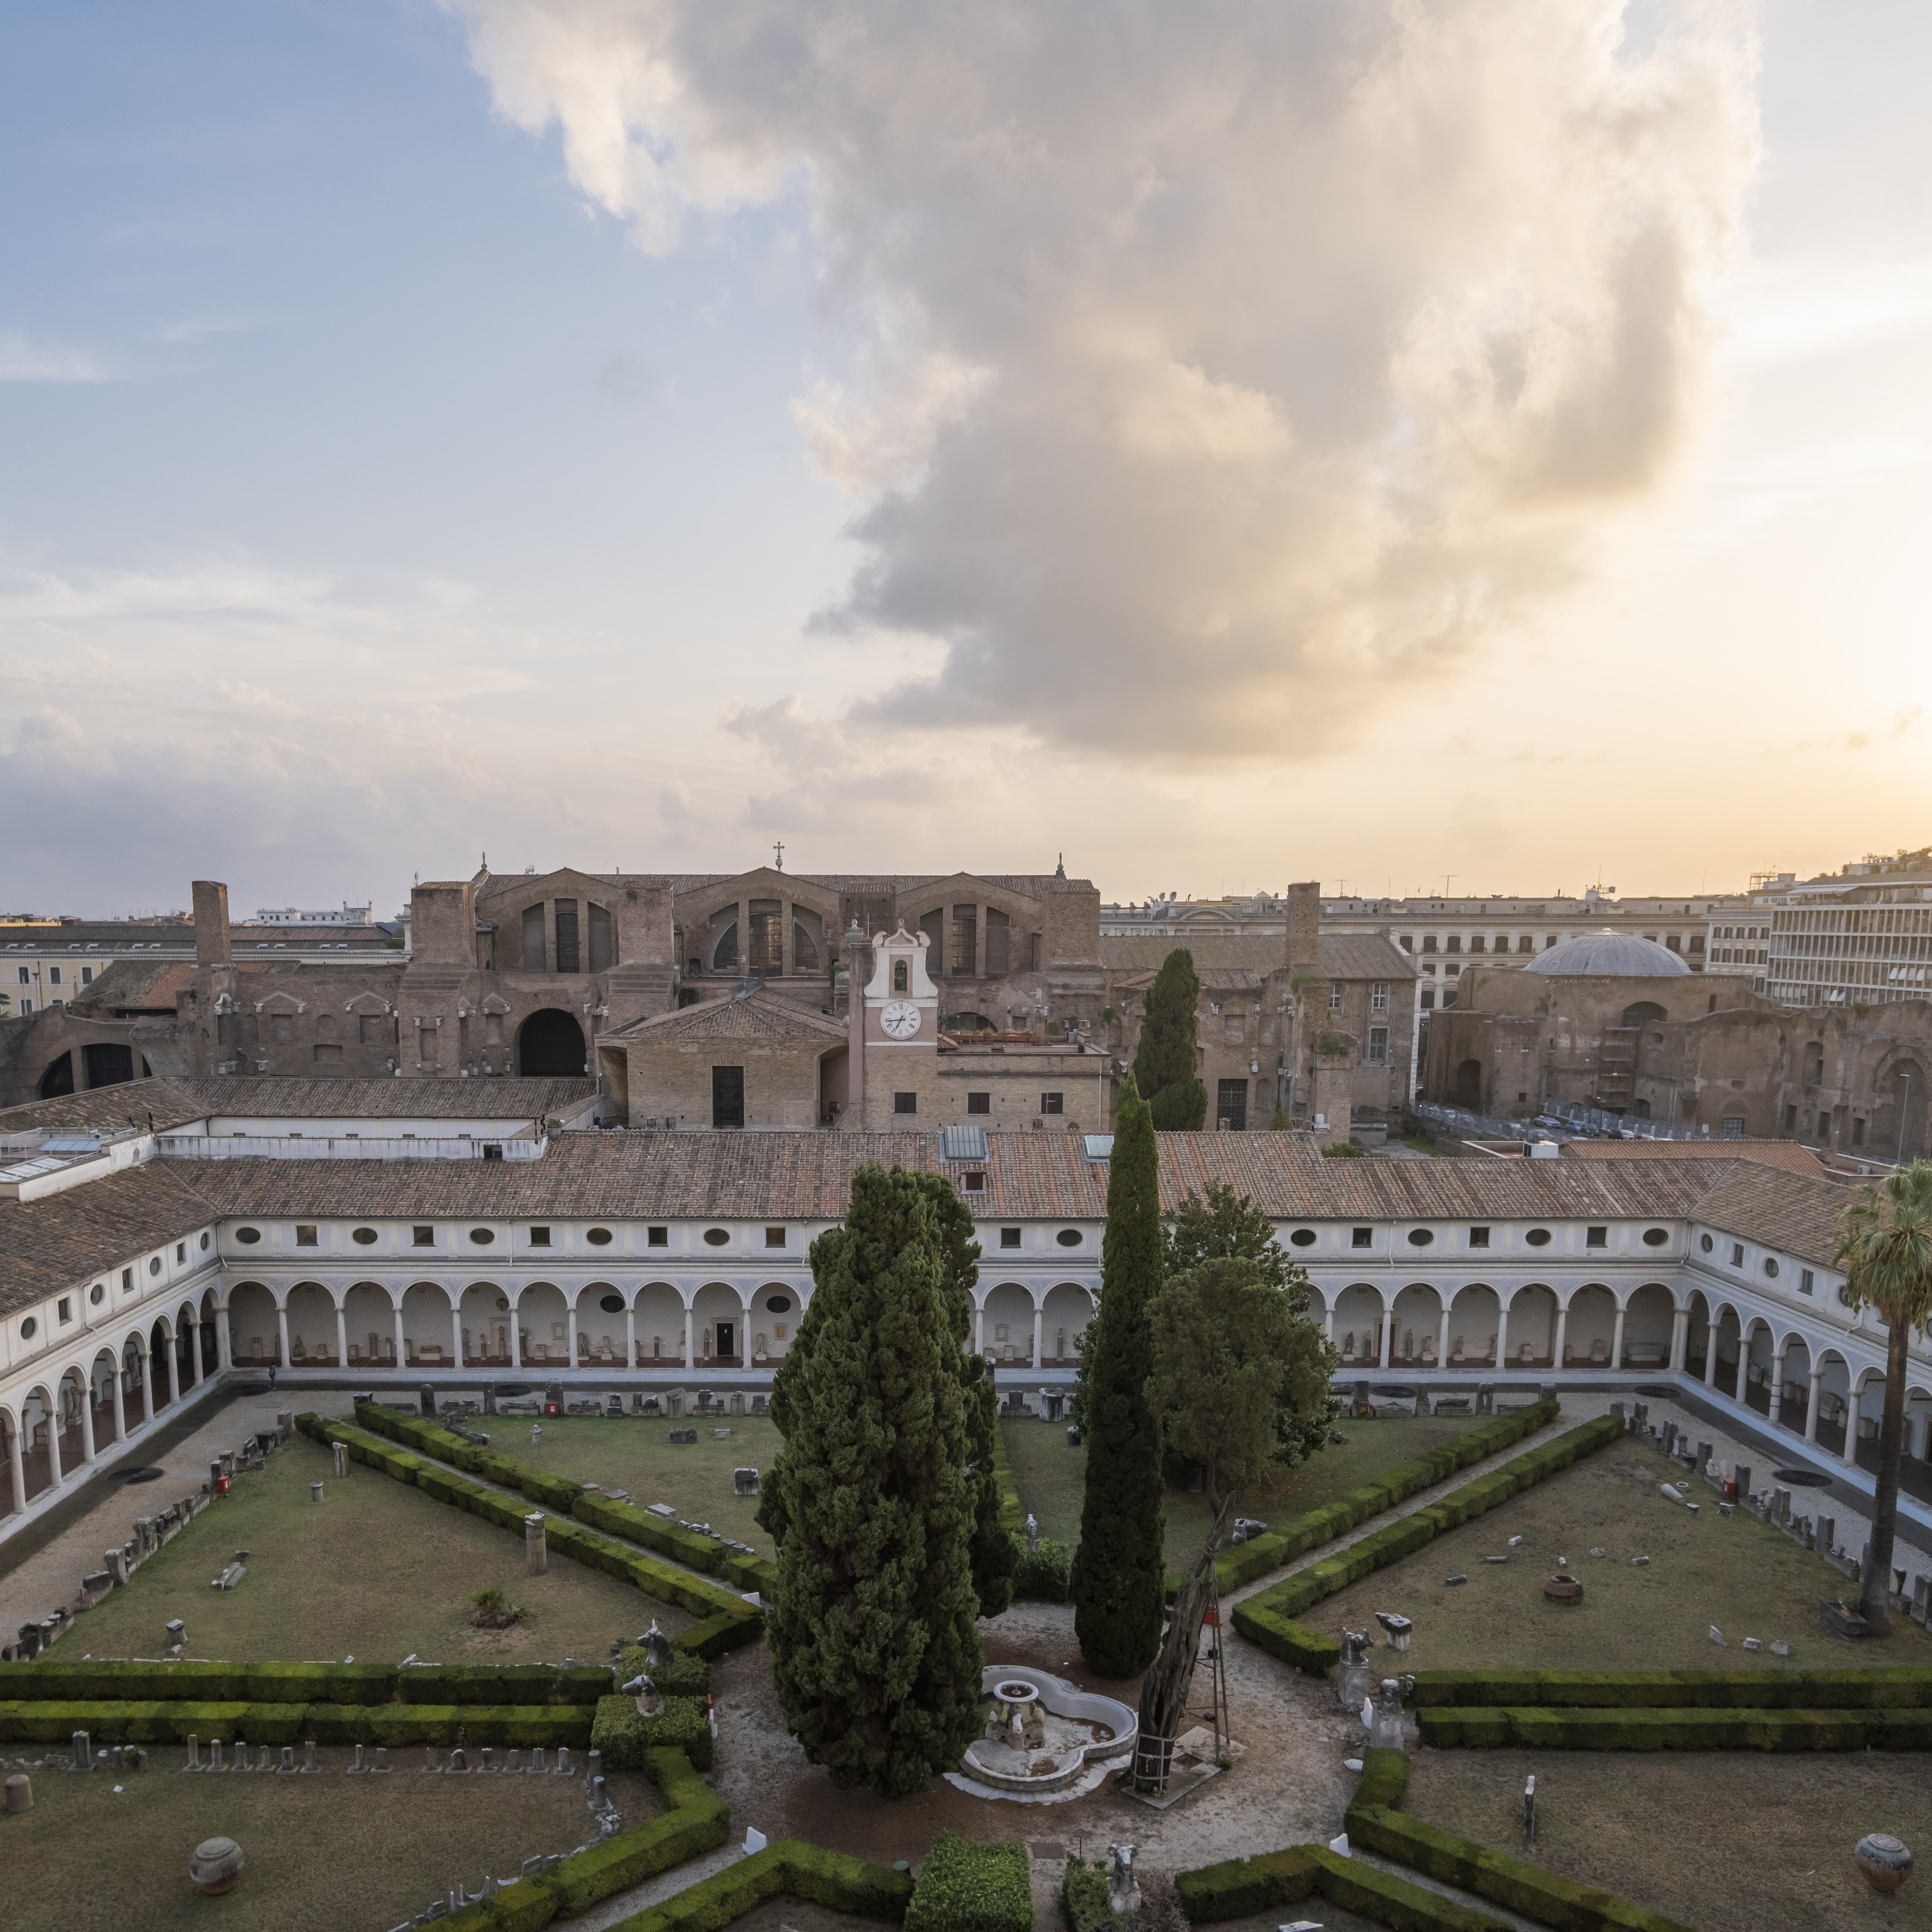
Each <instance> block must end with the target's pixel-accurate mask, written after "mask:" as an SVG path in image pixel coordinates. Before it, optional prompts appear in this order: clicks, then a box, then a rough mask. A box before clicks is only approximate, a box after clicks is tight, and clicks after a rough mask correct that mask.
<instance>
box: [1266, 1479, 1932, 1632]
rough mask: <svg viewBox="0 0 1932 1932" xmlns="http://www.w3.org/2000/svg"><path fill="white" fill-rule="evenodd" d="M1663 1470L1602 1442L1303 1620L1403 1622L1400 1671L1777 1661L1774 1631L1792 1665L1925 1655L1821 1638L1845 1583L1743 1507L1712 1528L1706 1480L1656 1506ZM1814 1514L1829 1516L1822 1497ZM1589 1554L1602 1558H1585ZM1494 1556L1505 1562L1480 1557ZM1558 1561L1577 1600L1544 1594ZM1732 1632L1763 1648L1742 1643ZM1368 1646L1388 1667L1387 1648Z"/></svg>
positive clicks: (1903, 1626) (1357, 1624) (1328, 1625)
mask: <svg viewBox="0 0 1932 1932" xmlns="http://www.w3.org/2000/svg"><path fill="white" fill-rule="evenodd" d="M1673 1478H1677V1479H1680V1480H1681V1479H1682V1471H1681V1470H1679V1469H1676V1468H1675V1467H1674V1466H1673V1465H1672V1464H1671V1463H1669V1462H1667V1461H1666V1460H1665V1459H1664V1457H1661V1456H1660V1455H1658V1454H1655V1452H1653V1451H1650V1450H1648V1449H1644V1448H1638V1447H1637V1445H1635V1444H1634V1442H1629V1441H1625V1442H1618V1443H1615V1444H1613V1445H1611V1446H1610V1448H1607V1449H1602V1450H1600V1451H1598V1452H1597V1453H1596V1454H1594V1455H1592V1456H1589V1457H1585V1458H1584V1459H1583V1460H1582V1461H1581V1462H1580V1463H1577V1465H1576V1466H1574V1468H1572V1469H1567V1470H1565V1471H1564V1472H1562V1473H1561V1474H1560V1475H1556V1476H1553V1477H1552V1478H1550V1481H1547V1482H1546V1483H1543V1484H1538V1486H1537V1487H1535V1488H1534V1489H1531V1490H1526V1491H1524V1492H1523V1494H1521V1495H1520V1496H1513V1497H1511V1499H1510V1500H1509V1501H1508V1502H1505V1503H1503V1504H1501V1505H1499V1506H1498V1507H1497V1508H1495V1509H1493V1510H1492V1511H1490V1512H1489V1514H1487V1515H1486V1516H1484V1517H1481V1518H1480V1519H1479V1520H1478V1521H1476V1522H1475V1523H1470V1524H1469V1525H1468V1526H1466V1527H1465V1528H1463V1529H1458V1530H1454V1531H1451V1532H1450V1533H1449V1534H1448V1535H1444V1536H1440V1537H1438V1538H1436V1540H1435V1541H1433V1543H1431V1544H1429V1546H1428V1547H1427V1548H1426V1549H1424V1550H1418V1552H1417V1553H1416V1554H1415V1556H1410V1557H1406V1558H1405V1559H1403V1560H1402V1561H1401V1562H1397V1563H1394V1564H1391V1565H1390V1566H1389V1567H1388V1568H1387V1569H1385V1570H1382V1571H1377V1572H1376V1574H1374V1575H1373V1576H1372V1577H1366V1578H1364V1580H1362V1581H1361V1583H1356V1584H1354V1585H1352V1586H1350V1587H1349V1589H1346V1590H1343V1591H1342V1592H1339V1593H1338V1594H1337V1595H1335V1596H1333V1597H1331V1598H1328V1600H1327V1601H1326V1602H1325V1603H1322V1604H1319V1606H1317V1607H1316V1609H1315V1610H1313V1611H1312V1612H1310V1613H1309V1614H1308V1616H1307V1618H1306V1619H1304V1621H1306V1622H1308V1623H1310V1624H1311V1625H1313V1627H1314V1628H1316V1629H1317V1630H1319V1631H1322V1632H1323V1633H1325V1634H1327V1635H1329V1636H1336V1635H1339V1634H1340V1632H1341V1631H1343V1629H1345V1628H1346V1629H1349V1630H1355V1631H1368V1632H1369V1633H1370V1634H1371V1635H1376V1634H1379V1633H1378V1632H1377V1629H1376V1623H1375V1621H1374V1615H1375V1613H1376V1611H1377V1610H1394V1611H1398V1612H1400V1613H1402V1614H1403V1615H1404V1616H1409V1617H1412V1618H1414V1619H1415V1639H1414V1642H1413V1644H1412V1648H1411V1649H1410V1652H1409V1655H1408V1657H1407V1658H1406V1659H1405V1660H1404V1668H1406V1669H1408V1670H1478V1669H1482V1668H1485V1667H1488V1668H1499V1667H1503V1666H1506V1665H1522V1666H1525V1667H1544V1668H1547V1669H1551V1670H1652V1669H1654V1670H1716V1669H1725V1670H1736V1669H1745V1668H1749V1667H1752V1666H1754V1665H1757V1664H1763V1665H1766V1666H1769V1667H1774V1668H1775V1667H1781V1665H1782V1664H1783V1662H1784V1660H1783V1659H1781V1658H1775V1657H1773V1656H1772V1655H1771V1652H1770V1650H1769V1645H1770V1644H1771V1643H1772V1640H1774V1639H1776V1638H1783V1639H1784V1640H1787V1642H1789V1643H1790V1645H1791V1646H1792V1657H1791V1661H1792V1663H1793V1664H1799V1665H1803V1664H1810V1665H1812V1666H1814V1667H1816V1666H1819V1665H1824V1664H1832V1665H1838V1666H1841V1667H1842V1666H1867V1665H1877V1664H1932V1649H1928V1648H1927V1643H1926V1640H1925V1637H1924V1633H1923V1632H1922V1631H1920V1630H1919V1629H1918V1628H1917V1626H1915V1625H1912V1624H1910V1623H1909V1622H1906V1620H1905V1619H1903V1618H1898V1619H1894V1635H1893V1636H1892V1637H1889V1638H1888V1639H1887V1640H1885V1642H1883V1643H1864V1644H1860V1645H1857V1646H1853V1645H1851V1644H1849V1643H1844V1642H1842V1641H1841V1640H1838V1639H1837V1638H1835V1637H1829V1636H1828V1635H1827V1634H1826V1632H1825V1631H1824V1629H1823V1627H1822V1626H1821V1625H1820V1624H1819V1622H1818V1621H1817V1605H1818V1604H1819V1603H1820V1601H1821V1600H1822V1599H1823V1598H1826V1597H1833V1598H1836V1597H1838V1596H1841V1595H1843V1594H1845V1593H1846V1592H1848V1591H1849V1592H1853V1593H1854V1594H1855V1591H1856V1587H1857V1586H1855V1585H1854V1584H1852V1583H1851V1582H1850V1581H1849V1580H1848V1579H1846V1578H1845V1577H1841V1576H1840V1575H1839V1574H1838V1572H1837V1571H1835V1570H1833V1569H1832V1568H1830V1567H1829V1565H1827V1564H1826V1563H1824V1562H1823V1561H1822V1560H1820V1559H1819V1558H1817V1557H1816V1556H1813V1555H1812V1554H1811V1553H1810V1552H1809V1551H1808V1550H1804V1549H1802V1548H1800V1547H1799V1545H1798V1544H1795V1543H1793V1542H1792V1541H1790V1540H1789V1539H1788V1538H1786V1537H1784V1535H1781V1534H1780V1532H1778V1531H1776V1530H1775V1529H1772V1527H1771V1526H1769V1524H1767V1523H1760V1521H1759V1520H1757V1517H1753V1516H1750V1515H1748V1514H1745V1513H1743V1512H1740V1513H1739V1514H1738V1515H1736V1517H1733V1518H1732V1519H1731V1520H1730V1521H1728V1522H1727V1521H1725V1520H1724V1519H1723V1518H1722V1517H1720V1516H1719V1515H1718V1505H1717V1495H1716V1492H1715V1490H1712V1489H1710V1488H1709V1487H1708V1486H1706V1485H1704V1484H1691V1485H1690V1488H1689V1493H1690V1494H1691V1496H1692V1497H1693V1498H1694V1499H1695V1500H1697V1501H1698V1502H1700V1504H1701V1505H1702V1507H1701V1508H1700V1511H1699V1513H1698V1514H1697V1515H1696V1516H1692V1515H1691V1514H1690V1513H1689V1512H1688V1511H1687V1510H1685V1509H1683V1508H1680V1507H1679V1505H1676V1504H1675V1503H1672V1502H1667V1501H1666V1500H1665V1499H1664V1497H1663V1496H1661V1495H1660V1494H1659V1493H1658V1484H1660V1483H1662V1482H1666V1481H1671V1480H1673ZM1830 1507H1831V1505H1830V1503H1829V1500H1828V1501H1826V1502H1825V1503H1824V1505H1823V1508H1825V1509H1826V1510H1827V1511H1829V1509H1830ZM1519 1535H1520V1536H1521V1537H1522V1538H1523V1541H1522V1543H1521V1544H1520V1545H1519V1546H1518V1547H1517V1548H1516V1549H1515V1550H1509V1548H1508V1544H1509V1539H1510V1538H1511V1537H1513V1536H1519ZM1592 1547H1601V1548H1602V1549H1603V1550H1605V1551H1606V1552H1607V1555H1606V1556H1603V1557H1601V1558H1593V1557H1592V1556H1591V1555H1590V1551H1591V1550H1592ZM1505 1552H1507V1553H1508V1556H1509V1561H1508V1562H1507V1563H1503V1564H1500V1565H1490V1564H1487V1563H1485V1562H1484V1560H1483V1559H1484V1557H1485V1556H1492V1555H1495V1556H1500V1555H1502V1554H1504V1553H1505ZM1633 1556H1649V1558H1650V1559H1651V1560H1650V1563H1649V1567H1648V1568H1644V1569H1635V1568H1632V1567H1631V1561H1630V1559H1631V1557H1633ZM1560 1557H1567V1558H1568V1559H1569V1567H1570V1571H1571V1574H1573V1575H1574V1576H1575V1577H1577V1578H1578V1579H1579V1580H1580V1581H1581V1582H1582V1583H1583V1587H1584V1601H1583V1604H1581V1605H1580V1607H1575V1608H1568V1609H1566V1608H1563V1607H1559V1606H1558V1605H1556V1604H1550V1603H1547V1602H1545V1601H1544V1596H1543V1585H1544V1580H1545V1579H1546V1578H1547V1577H1549V1576H1550V1575H1551V1574H1553V1572H1554V1571H1555V1570H1556V1567H1557V1562H1558V1559H1559V1558H1560ZM1459 1574H1460V1575H1464V1576H1466V1577H1468V1579H1469V1581H1468V1582H1467V1583H1463V1584H1461V1585H1458V1586H1454V1587H1452V1586H1450V1585H1449V1584H1448V1582H1447V1579H1448V1578H1449V1577H1453V1576H1457V1575H1459ZM1713 1624H1715V1625H1717V1627H1718V1628H1719V1629H1720V1630H1721V1631H1723V1632H1724V1636H1725V1637H1726V1639H1727V1644H1726V1646H1725V1647H1724V1649H1718V1647H1717V1646H1715V1645H1714V1644H1713V1643H1712V1642H1711V1640H1710V1638H1709V1634H1708V1633H1709V1628H1710V1626H1711V1625H1713ZM1745 1637H1757V1638H1759V1639H1760V1640H1763V1643H1765V1645H1766V1646H1767V1647H1766V1649H1764V1650H1762V1651H1758V1652H1750V1651H1746V1650H1745V1649H1743V1648H1742V1640H1744V1639H1745ZM1377 1655H1378V1656H1379V1658H1381V1659H1382V1661H1389V1660H1390V1659H1391V1658H1392V1655H1393V1653H1391V1652H1387V1651H1383V1652H1378V1653H1377Z"/></svg>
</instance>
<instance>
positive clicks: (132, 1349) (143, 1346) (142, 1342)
mask: <svg viewBox="0 0 1932 1932" xmlns="http://www.w3.org/2000/svg"><path fill="white" fill-rule="evenodd" d="M121 1400H122V1402H123V1403H125V1404H127V1409H128V1419H129V1421H130V1424H135V1423H142V1422H151V1421H153V1420H154V1392H153V1388H152V1386H151V1384H150V1383H149V1382H148V1347H147V1338H146V1337H145V1335H144V1334H142V1331H140V1330H139V1329H138V1328H136V1329H135V1330H134V1331H133V1332H132V1333H131V1334H129V1335H127V1337H125V1338H124V1340H123V1341H122V1342H121Z"/></svg>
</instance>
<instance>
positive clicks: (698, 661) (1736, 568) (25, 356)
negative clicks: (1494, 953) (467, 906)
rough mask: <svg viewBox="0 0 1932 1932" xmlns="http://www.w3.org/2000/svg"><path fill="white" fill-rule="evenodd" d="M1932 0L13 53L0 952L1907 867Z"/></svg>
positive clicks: (1108, 11) (494, 33)
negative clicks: (494, 926) (556, 918)
mask: <svg viewBox="0 0 1932 1932" xmlns="http://www.w3.org/2000/svg"><path fill="white" fill-rule="evenodd" d="M1928 71H1932V9H1927V8H1926V7H1924V6H1923V5H1914V4H1906V0H1840V4H1838V5H1835V6H1833V7H1820V6H1818V5H1815V4H1813V5H1799V4H1796V0H1763V4H1762V5H1757V6H1752V5H1746V4H1744V0H1654V4H1653V3H1652V0H1644V4H1635V0H1634V4H1631V5H1628V6H1625V5H1620V4H1618V0H1310V4H1307V5H1300V6H1297V7H1291V8H1284V7H1281V6H1280V5H1278V4H1275V0H1199V4H1197V5H1194V6H1192V7H1184V8H1177V7H1172V6H1171V5H1154V4H1152V0H1122V4H1120V5H1114V6H1110V7H1105V8H1101V7H1090V6H1088V5H1082V4H1079V0H1059V4H1057V5H1045V4H1040V0H988V4H986V5H984V6H983V7H978V8H976V9H972V10H962V9H959V8H957V7H941V6H938V5H933V4H932V0H784V4H782V5H781V4H778V0H446V4H442V5H439V4H436V0H326V4H323V0H251V4H249V5H234V4H225V0H201V4H199V5H196V6H194V7H169V8H161V7H153V6H152V5H136V4H131V0H127V3H126V4H122V3H121V0H99V4H92V5H87V6H85V7H74V6H72V5H67V6H60V5H52V4H43V0H17V4H15V5H13V6H12V7H9V8H7V9H6V10H5V13H4V14H0V184H4V186H5V193H0V826H4V828H5V841H4V844H0V911H17V910H40V911H43V912H69V913H83V914H89V915H94V916H102V915H107V914H110V913H128V912H133V911H139V910H149V909H165V908H168V907H178V906H183V905H185V904H186V903H187V882H188V881H189V880H190V879H192V878H195V877H220V878H223V879H226V880H227V881H228V883H229V886H230V889H231V903H232V904H233V905H234V906H235V907H236V908H237V909H238V910H239V911H240V912H242V913H251V912H252V911H253V910H254V908H256V907H259V906H271V905H283V904H300V905H305V906H317V907H320V906H328V905H333V904H339V903H341V902H342V901H344V900H347V901H353V902H357V903H360V902H362V901H365V900H373V901H374V903H375V904H376V906H377V910H378V913H379V914H384V913H393V912H394V911H395V910H396V909H397V908H398V907H399V906H400V905H401V904H402V903H403V902H404V900H405V899H406V898H407V893H408V891H409V888H410V883H411V881H412V880H413V878H414V877H417V876H420V877H424V878H434V877H453V876H463V875H465V874H468V873H469V872H470V871H473V870H474V869H475V868H476V866H477V865H478V864H479V862H484V859H486V857H487V862H488V863H489V864H490V865H491V866H493V868H496V869H497V870H499V871H502V870H521V869H523V868H524V867H525V866H526V865H535V866H537V867H539V868H543V869H545V870H547V869H549V868H551V867H553V866H557V865H580V866H582V867H584V868H588V869H593V870H604V869H609V868H616V867H621V868H623V869H625V870H627V871H649V870H664V871H693V870H721V871H736V870H739V869H742V868H745V867H748V866H750V865H754V864H757V863H758V862H760V861H761V860H763V859H766V858H769V856H771V855H772V850H773V847H774V846H775V844H777V843H778V842H779V841H782V843H783V847H784V862H785V863H786V864H787V866H788V867H790V868H792V869H794V870H798V871H844V870H868V871H874V870H875V871H929V870H930V871H953V870H955V869H966V870H973V871H986V872H999V871H1034V870H1041V869H1048V868H1051V867H1052V865H1054V864H1055V862H1056V860H1057V859H1058V858H1059V857H1060V856H1061V855H1063V854H1064V857H1065V861H1066V863H1067V869H1068V870H1069V871H1070V872H1071V873H1075V874H1084V875H1085V876H1088V877H1091V878H1093V879H1094V880H1096V882H1097V883H1098V884H1099V885H1100V887H1101V889H1102V891H1103V893H1104V894H1105V895H1106V896H1108V897H1109V898H1124V899H1125V898H1143V897H1145V896H1147V895H1149V894H1151V893H1154V892H1163V891H1175V892H1180V893H1181V894H1182V895H1184V896H1186V895H1195V896H1211V895H1216V894H1218V893H1220V892H1238V891H1253V890H1255V889H1258V888H1262V887H1268V888H1271V889H1280V887H1281V886H1283V885H1284V884H1286V882H1287V881H1289V880H1292V879H1298V878H1319V879H1321V880H1322V881H1324V883H1325V885H1326V886H1328V888H1329V889H1331V890H1338V889H1344V888H1346V889H1347V890H1349V891H1350V892H1376V893H1379V892H1411V891H1415V890H1425V889H1426V890H1435V891H1439V890H1442V889H1445V887H1446V888H1448V889H1453V890H1454V891H1455V892H1459V893H1467V892H1509V893H1528V892H1535V893H1548V892H1555V891H1558V890H1566V889H1567V890H1571V891H1577V890H1580V889H1581V888H1582V887H1583V886H1585V885H1586V884H1589V883H1603V884H1605V885H1608V886H1616V887H1619V888H1620V889H1622V891H1624V892H1626V893H1630V894H1635V893H1640V892H1641V893H1652V892H1685V891H1692V890H1698V889H1708V890H1718V889H1741V888H1742V886H1744V884H1745V881H1746V879H1747V877H1748V875H1749V874H1751V873H1753V872H1756V871H1765V870H1793V871H1798V872H1799V873H1800V874H1808V873H1811V872H1814V871H1819V870H1821V869H1827V868H1835V867H1836V866H1837V865H1838V864H1840V863H1841V862H1843V860H1845V859H1849V858H1852V857H1856V856H1862V855H1863V854H1864V853H1867V852H1869V851H1873V850H1879V851H1889V850H1894V849H1896V848H1897V847H1903V846H1918V845H1921V844H1924V843H1925V842H1926V841H1927V840H1928V839H1932V717H1928V715H1927V714H1928V712H1932V651H1928V649H1927V636H1926V631H1927V617H1926V613H1927V610H1928V608H1932V598H1928V597H1927V585H1926V583H1925V582H1924V579H1925V577H1926V576H1927V572H1928V569H1932V541H1928V532H1927V523H1928V512H1932V202H1928V199H1927V196H1925V195H1924V192H1923V184H1924V181H1925V180H1926V179H1927V178H1928V175H1932V118H1928V117H1927V115H1925V114H1924V112H1923V102H1922V80H1923V77H1924V74H1926V73H1927V72H1928Z"/></svg>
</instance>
